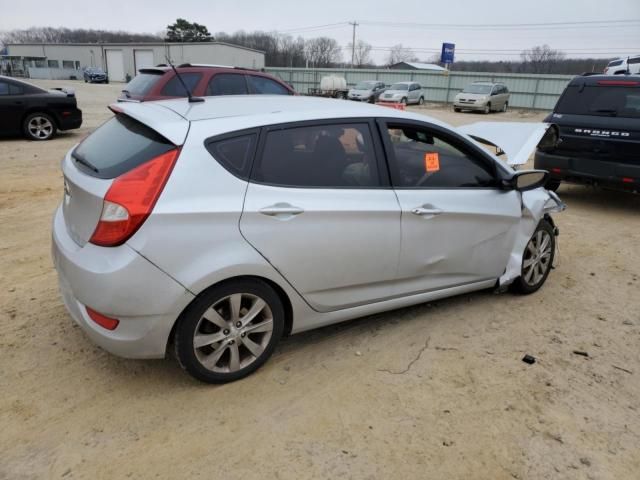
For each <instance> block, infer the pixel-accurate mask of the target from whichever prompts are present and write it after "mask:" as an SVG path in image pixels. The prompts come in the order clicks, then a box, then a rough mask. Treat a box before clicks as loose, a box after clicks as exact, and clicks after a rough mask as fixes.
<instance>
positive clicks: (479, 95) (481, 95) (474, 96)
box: [456, 92, 489, 100]
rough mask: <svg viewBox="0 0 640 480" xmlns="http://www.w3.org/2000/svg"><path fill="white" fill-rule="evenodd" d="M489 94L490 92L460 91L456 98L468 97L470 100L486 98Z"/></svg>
mask: <svg viewBox="0 0 640 480" xmlns="http://www.w3.org/2000/svg"><path fill="white" fill-rule="evenodd" d="M488 96H489V94H488V93H465V92H460V93H458V94H457V95H456V98H468V99H469V100H484V99H485V98H487V97H488Z"/></svg>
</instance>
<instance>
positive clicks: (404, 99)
mask: <svg viewBox="0 0 640 480" xmlns="http://www.w3.org/2000/svg"><path fill="white" fill-rule="evenodd" d="M400 103H401V104H403V105H406V104H407V98H406V97H405V98H403V99H402V100H400Z"/></svg>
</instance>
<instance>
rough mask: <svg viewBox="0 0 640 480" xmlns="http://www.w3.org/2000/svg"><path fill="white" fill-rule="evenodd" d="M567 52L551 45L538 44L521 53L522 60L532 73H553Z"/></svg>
mask: <svg viewBox="0 0 640 480" xmlns="http://www.w3.org/2000/svg"><path fill="white" fill-rule="evenodd" d="M564 57H565V54H564V52H561V51H560V50H553V49H552V48H551V47H550V46H549V45H546V44H545V45H538V46H535V47H533V48H531V49H529V50H525V51H523V52H522V53H521V54H520V58H522V62H523V63H524V64H525V68H526V67H527V66H528V67H529V68H526V69H527V70H529V71H530V72H531V73H553V71H554V70H555V67H556V65H557V64H558V63H560V62H561V61H562V60H564Z"/></svg>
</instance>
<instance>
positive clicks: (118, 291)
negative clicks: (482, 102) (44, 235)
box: [53, 96, 564, 382]
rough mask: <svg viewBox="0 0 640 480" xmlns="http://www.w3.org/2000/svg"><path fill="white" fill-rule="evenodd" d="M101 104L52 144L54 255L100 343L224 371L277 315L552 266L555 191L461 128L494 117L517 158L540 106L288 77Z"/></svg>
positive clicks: (542, 275) (302, 316)
mask: <svg viewBox="0 0 640 480" xmlns="http://www.w3.org/2000/svg"><path fill="white" fill-rule="evenodd" d="M112 109H113V110H114V112H115V116H114V117H113V118H112V119H110V120H109V121H107V122H106V123H105V124H104V125H103V126H101V127H100V128H98V129H97V130H96V131H95V132H94V133H92V134H91V135H89V136H88V137H87V138H86V139H85V140H84V141H83V142H82V143H81V144H80V145H78V146H77V147H74V148H73V149H72V150H71V151H70V152H69V153H68V154H67V156H66V157H65V159H64V161H63V163H62V170H63V174H64V179H65V194H64V200H63V202H62V205H61V206H60V208H59V209H58V210H57V212H56V213H55V217H54V223H53V257H54V262H55V265H56V268H57V271H58V274H59V282H60V287H61V291H62V295H63V298H64V301H65V305H66V306H67V309H68V310H69V312H70V313H71V316H72V317H73V318H74V319H75V321H76V322H77V323H78V324H80V325H81V326H82V328H83V329H84V330H85V331H86V332H87V334H88V335H89V337H91V339H92V340H93V341H95V342H96V343H97V344H99V345H101V346H102V347H103V348H105V349H106V350H109V351H111V352H113V353H114V354H117V355H120V356H124V357H131V358H160V357H164V356H165V354H166V353H167V351H168V350H169V349H173V350H174V351H175V354H176V357H177V358H178V360H179V362H180V364H181V365H182V366H183V367H184V368H185V369H186V370H187V371H188V372H189V373H190V374H191V375H193V376H194V377H196V378H198V379H200V380H203V381H206V382H227V381H232V380H236V379H239V378H242V377H244V376H246V375H248V374H249V373H251V372H253V371H255V370H256V369H257V368H258V367H260V366H261V365H262V364H263V363H264V362H265V361H266V360H267V359H268V357H269V356H270V355H271V353H272V352H273V350H274V348H275V345H276V344H277V342H278V341H279V340H280V338H281V337H282V336H284V335H289V334H292V333H297V332H301V331H304V330H309V329H313V328H317V327H321V326H323V325H328V324H332V323H336V322H340V321H344V320H348V319H352V318H355V317H360V316H364V315H370V314H373V313H377V312H382V311H386V310H392V309H395V308H400V307H405V306H408V305H414V304H418V303H423V302H428V301H432V300H436V299H439V298H443V297H449V296H453V295H458V294H462V293H466V292H471V291H474V290H480V289H487V288H499V289H503V288H506V287H507V286H509V285H511V286H513V288H514V289H516V290H518V291H520V292H522V293H532V292H535V291H536V290H538V289H539V288H540V287H541V286H542V284H543V283H544V282H545V280H546V279H547V276H548V275H549V272H550V270H551V267H552V264H553V260H554V252H555V243H556V238H555V237H556V235H557V229H556V228H555V227H554V223H553V220H552V218H551V216H550V213H551V212H557V211H560V210H562V209H563V208H564V205H563V204H562V202H561V201H560V200H559V199H558V197H557V196H556V195H555V194H553V193H551V192H548V191H546V190H545V189H544V188H542V186H541V185H543V184H544V182H545V179H546V172H544V171H515V170H513V169H512V168H511V167H510V166H509V165H508V164H507V163H505V162H503V161H501V160H500V159H499V158H498V157H496V156H494V155H492V154H491V153H489V152H488V151H487V150H486V149H485V148H483V147H482V146H480V145H479V143H478V142H477V140H482V141H483V142H485V143H493V144H495V145H501V144H502V140H501V139H500V138H498V137H500V134H501V135H502V138H503V139H505V140H506V143H505V144H504V145H505V146H504V147H503V151H505V152H507V155H508V156H509V161H510V162H515V163H518V162H520V163H522V158H526V156H528V153H530V152H531V150H533V148H534V147H535V145H536V143H537V142H538V140H540V137H541V135H542V134H544V130H545V129H546V126H540V125H539V124H534V125H527V124H524V125H522V124H512V123H509V124H501V126H500V125H499V124H491V127H490V128H484V129H483V128H482V125H480V126H478V125H476V126H475V127H473V126H472V127H467V128H470V131H469V133H470V134H472V135H473V137H472V136H469V135H467V134H466V133H464V131H462V130H459V129H456V128H453V127H451V126H448V125H446V124H444V123H442V122H439V121H437V120H434V119H432V118H429V117H425V116H423V115H418V114H413V113H410V112H404V111H396V110H391V109H388V108H384V107H380V106H373V105H366V104H356V103H353V102H336V101H334V100H327V99H317V98H305V97H286V98H282V97H278V98H275V97H273V96H253V97H251V96H247V97H243V96H237V97H214V98H207V99H205V100H204V101H202V102H199V103H195V102H190V101H189V100H187V99H177V100H169V101H163V102H149V103H126V104H119V105H117V106H113V107H112ZM514 125H519V126H518V127H514ZM515 129H521V130H522V131H520V130H519V131H518V132H516V131H515ZM518 138H519V139H520V142H516V141H515V140H514V139H518ZM496 301H499V300H496Z"/></svg>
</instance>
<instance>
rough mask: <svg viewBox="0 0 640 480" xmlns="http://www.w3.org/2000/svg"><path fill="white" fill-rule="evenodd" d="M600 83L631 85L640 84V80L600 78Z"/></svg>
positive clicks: (620, 85)
mask: <svg viewBox="0 0 640 480" xmlns="http://www.w3.org/2000/svg"><path fill="white" fill-rule="evenodd" d="M598 85H609V86H618V87H629V86H632V85H640V82H634V81H632V80H600V81H599V82H598Z"/></svg>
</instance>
